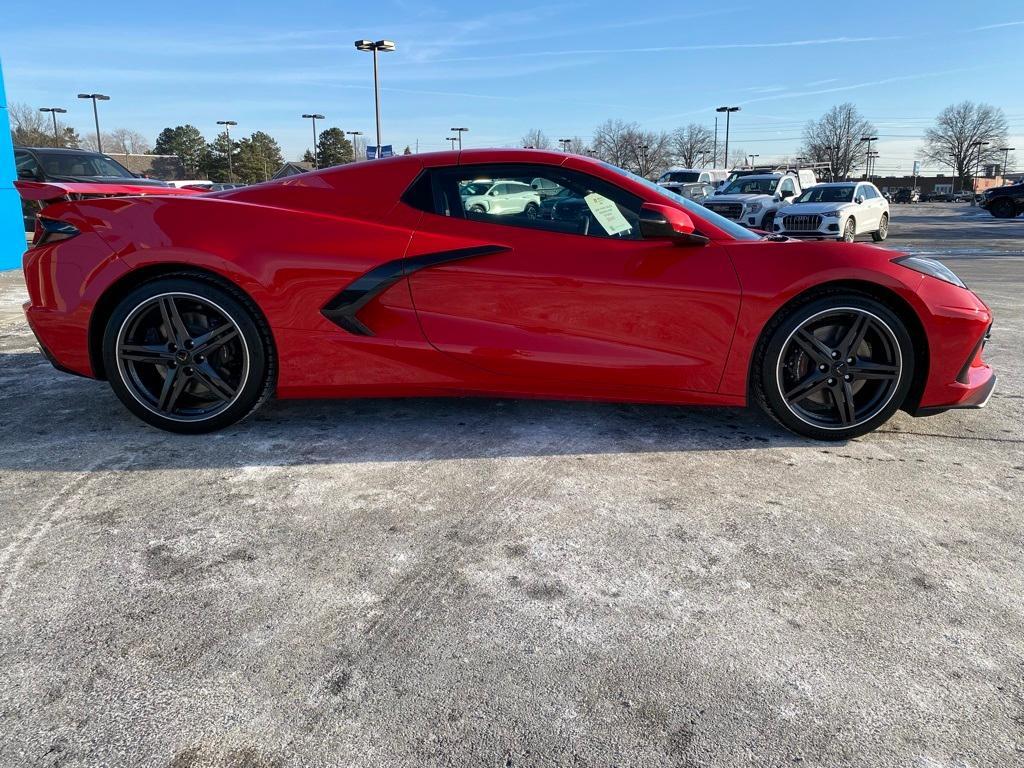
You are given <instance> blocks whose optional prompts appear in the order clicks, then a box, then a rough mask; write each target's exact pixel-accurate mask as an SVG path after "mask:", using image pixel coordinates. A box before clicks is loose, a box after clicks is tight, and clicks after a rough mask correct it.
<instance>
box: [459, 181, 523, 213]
mask: <svg viewBox="0 0 1024 768" xmlns="http://www.w3.org/2000/svg"><path fill="white" fill-rule="evenodd" d="M459 195H460V196H461V197H462V201H463V207H464V208H465V210H466V211H467V213H486V214H488V215H489V216H507V215H509V214H517V213H522V214H525V215H526V216H530V217H535V216H537V215H539V214H540V193H538V192H537V190H535V189H534V188H533V187H532V186H530V185H529V184H524V183H522V182H519V181H496V182H495V181H490V180H480V181H469V182H465V183H463V184H460V185H459Z"/></svg>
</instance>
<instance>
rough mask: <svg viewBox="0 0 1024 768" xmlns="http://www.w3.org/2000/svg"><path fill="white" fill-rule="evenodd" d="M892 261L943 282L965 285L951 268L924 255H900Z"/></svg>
mask: <svg viewBox="0 0 1024 768" xmlns="http://www.w3.org/2000/svg"><path fill="white" fill-rule="evenodd" d="M893 263H894V264H899V265H900V266H901V267H906V268H907V269H912V270H914V271H915V272H920V273H921V274H923V275H928V276H929V277H934V278H935V279H936V280H942V281H943V282H944V283H949V284H950V285H955V286H957V287H958V288H966V287H967V286H966V285H964V282H963V280H961V279H960V278H959V277H957V276H956V274H955V273H954V272H953V270H951V269H950V268H949V267H947V266H946V265H945V264H943V263H942V262H941V261H936V260H935V259H928V258H925V257H924V256H900V257H899V258H898V259H893Z"/></svg>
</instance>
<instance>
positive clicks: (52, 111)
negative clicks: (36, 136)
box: [39, 107, 67, 147]
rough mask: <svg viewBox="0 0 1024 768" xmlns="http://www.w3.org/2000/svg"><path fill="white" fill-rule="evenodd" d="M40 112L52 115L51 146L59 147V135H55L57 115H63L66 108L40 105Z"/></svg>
mask: <svg viewBox="0 0 1024 768" xmlns="http://www.w3.org/2000/svg"><path fill="white" fill-rule="evenodd" d="M39 111H40V112H49V113H50V116H51V117H53V146H55V147H59V146H60V144H61V141H60V136H58V135H57V115H63V114H66V113H67V110H66V109H61V108H60V107H40V108H39Z"/></svg>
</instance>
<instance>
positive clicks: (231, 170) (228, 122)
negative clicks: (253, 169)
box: [217, 120, 238, 184]
mask: <svg viewBox="0 0 1024 768" xmlns="http://www.w3.org/2000/svg"><path fill="white" fill-rule="evenodd" d="M217 125H223V126H224V136H225V137H227V140H228V183H229V184H232V183H234V181H235V171H234V168H233V166H232V159H231V156H232V155H233V154H234V152H233V151H232V149H233V147H232V146H231V126H232V125H238V123H236V122H235V121H234V120H218V121H217Z"/></svg>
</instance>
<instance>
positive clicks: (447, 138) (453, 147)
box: [444, 136, 459, 151]
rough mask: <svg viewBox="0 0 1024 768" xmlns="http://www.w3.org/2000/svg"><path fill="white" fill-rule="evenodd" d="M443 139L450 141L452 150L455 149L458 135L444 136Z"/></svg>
mask: <svg viewBox="0 0 1024 768" xmlns="http://www.w3.org/2000/svg"><path fill="white" fill-rule="evenodd" d="M444 140H445V141H450V142H451V143H452V146H451V148H452V151H455V142H457V141H458V140H459V137H458V136H446V137H445V139H444Z"/></svg>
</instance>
